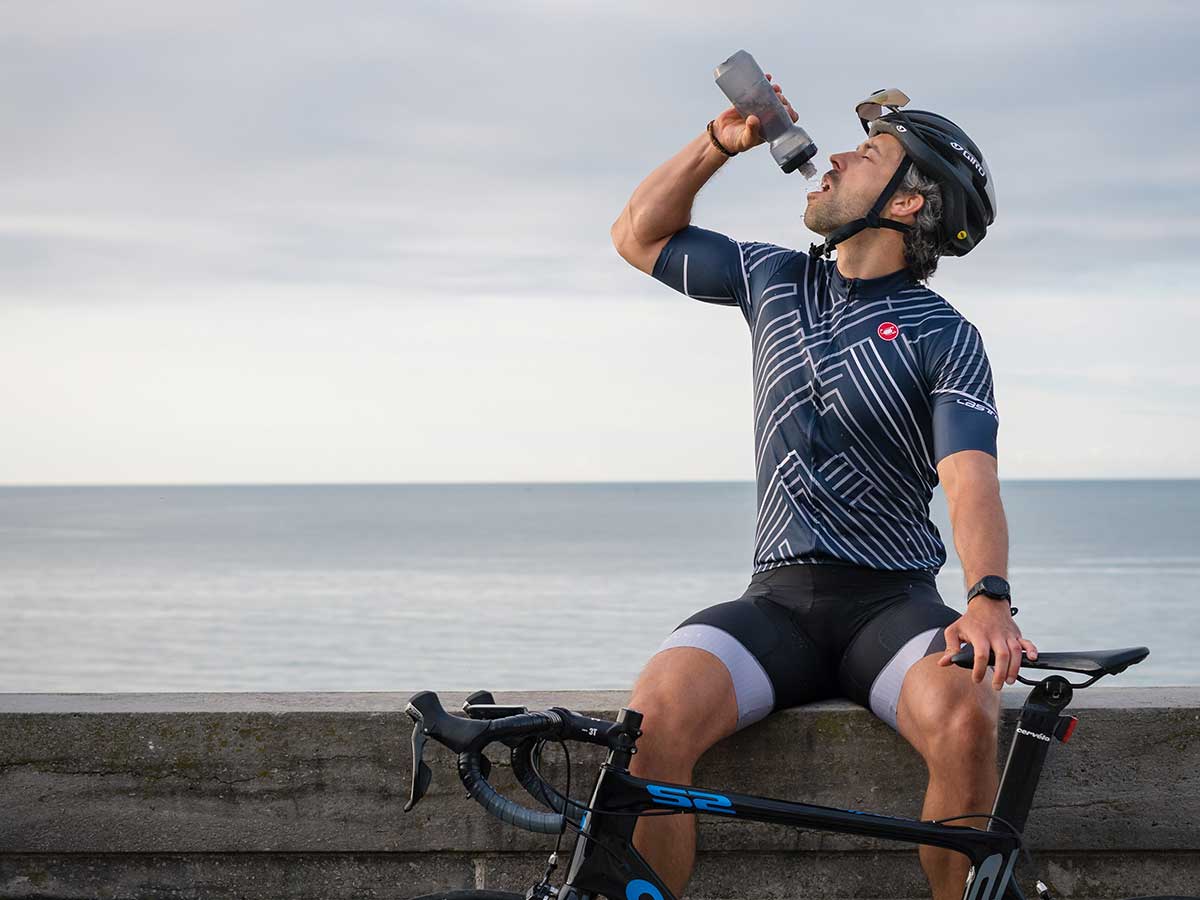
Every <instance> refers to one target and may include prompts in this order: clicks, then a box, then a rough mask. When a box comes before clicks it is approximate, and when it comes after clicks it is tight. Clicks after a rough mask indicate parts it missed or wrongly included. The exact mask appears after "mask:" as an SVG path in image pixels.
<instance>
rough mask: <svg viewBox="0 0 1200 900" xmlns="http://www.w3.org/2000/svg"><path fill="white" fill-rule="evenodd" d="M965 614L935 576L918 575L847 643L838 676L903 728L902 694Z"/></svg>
mask: <svg viewBox="0 0 1200 900" xmlns="http://www.w3.org/2000/svg"><path fill="white" fill-rule="evenodd" d="M958 618H959V614H958V612H957V611H955V610H953V609H951V608H950V607H948V606H946V605H945V604H944V603H943V602H942V598H941V596H940V595H939V594H938V592H937V585H936V583H935V582H934V581H933V578H932V576H929V577H921V578H914V579H913V580H912V582H911V583H909V584H908V585H907V586H906V589H905V592H904V596H903V599H901V600H899V601H897V602H893V603H891V604H890V605H888V606H886V607H885V608H883V609H881V610H880V612H878V613H876V614H874V615H873V616H872V618H871V619H870V620H868V621H867V623H866V624H865V625H863V626H862V628H860V629H859V631H858V633H857V634H856V635H855V636H854V639H853V640H852V641H851V642H850V644H849V646H848V647H847V648H846V651H845V654H844V655H843V657H842V662H841V665H840V667H839V671H838V677H839V680H840V681H841V685H842V690H843V693H844V694H845V695H846V696H847V697H849V698H850V699H851V700H853V701H855V702H856V703H860V704H862V705H863V706H866V707H867V708H868V709H870V710H871V712H873V713H875V715H876V716H878V717H879V718H880V719H882V720H883V721H884V722H887V723H888V724H889V725H891V726H892V727H893V728H895V729H896V730H897V731H901V729H900V726H899V724H898V722H897V719H898V716H899V709H900V702H901V694H902V691H903V689H904V688H905V686H906V685H907V684H908V681H909V678H910V676H911V673H912V672H913V671H914V670H915V669H916V667H917V666H918V665H923V661H925V660H933V661H934V662H935V663H936V661H937V654H940V653H942V652H943V651H944V650H945V648H946V641H945V635H944V633H943V632H944V631H945V629H946V626H948V625H949V624H950V623H952V622H954V621H955V620H956V619H958Z"/></svg>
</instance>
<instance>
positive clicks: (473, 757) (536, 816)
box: [458, 752, 565, 834]
mask: <svg viewBox="0 0 1200 900" xmlns="http://www.w3.org/2000/svg"><path fill="white" fill-rule="evenodd" d="M480 763H481V759H480V755H479V753H478V752H467V753H462V754H459V757H458V777H459V778H461V779H462V783H463V786H464V787H466V789H467V793H468V794H470V795H471V797H472V798H474V799H475V801H476V802H477V803H479V805H480V806H482V807H483V808H484V809H486V810H487V811H488V812H489V813H490V814H491V815H493V816H495V817H496V818H497V819H499V820H500V821H502V822H507V823H508V824H509V825H515V826H516V827H517V828H523V829H525V830H526V831H534V832H537V833H539V834H558V833H560V832H561V831H562V830H563V828H564V825H565V823H564V821H563V817H562V816H561V815H560V814H558V813H550V812H540V811H539V810H535V809H527V808H526V807H524V806H522V805H521V804H520V803H516V802H514V801H512V800H509V799H508V798H507V797H501V796H500V794H498V793H497V792H496V789H495V788H494V787H492V786H491V785H490V784H488V782H487V779H486V778H484V777H483V773H482V772H480V769H479V767H480Z"/></svg>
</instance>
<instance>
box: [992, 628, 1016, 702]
mask: <svg viewBox="0 0 1200 900" xmlns="http://www.w3.org/2000/svg"><path fill="white" fill-rule="evenodd" d="M992 652H993V653H994V654H995V656H996V665H995V668H993V669H992V687H993V688H995V689H996V690H1000V688H1002V687H1004V682H1005V680H1006V679H1007V678H1008V667H1009V663H1010V662H1012V652H1011V651H1010V650H1009V649H1008V644H1007V643H1005V642H1004V641H1003V640H1001V641H997V642H996V644H995V645H994V646H993V648H992Z"/></svg>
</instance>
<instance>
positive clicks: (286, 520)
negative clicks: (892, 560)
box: [0, 481, 1200, 692]
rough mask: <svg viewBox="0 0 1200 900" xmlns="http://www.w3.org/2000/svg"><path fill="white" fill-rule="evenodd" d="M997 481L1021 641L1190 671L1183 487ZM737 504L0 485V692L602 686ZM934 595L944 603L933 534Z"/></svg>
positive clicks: (647, 494)
mask: <svg viewBox="0 0 1200 900" xmlns="http://www.w3.org/2000/svg"><path fill="white" fill-rule="evenodd" d="M1002 494H1003V498H1004V504H1005V509H1006V511H1007V515H1008V521H1009V530H1010V535H1011V565H1010V575H1009V579H1010V581H1011V582H1012V585H1013V590H1014V600H1013V603H1014V604H1015V605H1016V606H1017V607H1019V609H1020V613H1019V614H1018V616H1017V623H1018V624H1019V625H1020V626H1021V628H1022V630H1023V632H1024V634H1025V636H1026V637H1027V638H1029V639H1030V640H1032V641H1033V642H1034V643H1035V644H1037V645H1038V647H1039V648H1040V649H1042V650H1082V649H1098V648H1110V647H1126V646H1135V645H1146V646H1148V647H1149V648H1150V651H1151V652H1150V657H1149V659H1147V660H1146V662H1144V663H1142V664H1141V665H1138V666H1136V667H1134V668H1133V669H1130V670H1129V671H1127V672H1125V673H1124V674H1122V675H1120V676H1119V677H1118V678H1115V679H1111V680H1109V683H1112V684H1122V685H1182V684H1200V481H1006V482H1004V484H1003V485H1002ZM754 507H755V499H754V486H753V484H751V483H748V482H747V483H740V482H738V483H710V482H704V483H635V484H611V483H605V484H472V485H353V486H350V485H337V486H320V485H312V486H292V485H289V486H235V487H211V486H206V487H45V488H41V487H21V488H0V623H2V628H3V637H2V638H0V691H6V692H12V691H19V692H50V691H67V692H110V691H416V690H423V689H432V690H451V689H478V688H487V689H491V690H518V691H519V690H525V689H626V688H628V687H629V686H630V685H631V684H632V682H633V680H634V678H635V677H636V675H637V673H638V671H639V670H640V668H641V667H642V665H643V664H644V663H645V661H646V660H647V658H648V657H649V656H650V655H651V654H652V653H653V652H654V650H655V648H656V647H657V645H658V644H659V642H660V641H661V640H662V639H663V637H664V636H665V635H666V634H668V633H669V632H670V631H671V630H672V629H673V628H674V627H675V626H676V625H677V624H678V623H679V622H680V621H681V620H683V619H685V618H686V617H687V616H689V615H691V614H692V613H693V612H695V611H696V610H698V609H701V608H703V607H705V606H709V605H711V604H714V603H719V602H722V601H725V600H730V599H733V598H735V597H737V596H738V595H739V594H740V593H741V591H742V590H743V588H744V587H745V585H746V582H747V581H748V579H749V576H750V566H751V558H750V556H751V539H752V535H753V531H754ZM933 514H934V519H935V522H937V524H938V527H939V529H940V530H941V532H942V535H943V539H944V540H945V541H946V542H947V544H948V545H949V544H950V529H949V525H948V519H947V514H946V509H945V503H944V500H943V498H942V495H941V493H940V492H938V494H937V495H936V496H935V502H934V507H933ZM938 585H939V588H940V590H941V592H942V595H943V597H944V598H945V599H946V601H947V602H948V603H949V604H950V605H951V606H954V607H957V608H959V609H961V608H962V605H963V604H962V597H963V585H962V571H961V569H960V568H959V566H958V563H957V558H956V557H955V554H954V551H953V549H952V548H951V549H950V553H949V562H948V563H947V565H946V566H945V567H944V568H943V569H942V571H941V572H940V574H939V575H938Z"/></svg>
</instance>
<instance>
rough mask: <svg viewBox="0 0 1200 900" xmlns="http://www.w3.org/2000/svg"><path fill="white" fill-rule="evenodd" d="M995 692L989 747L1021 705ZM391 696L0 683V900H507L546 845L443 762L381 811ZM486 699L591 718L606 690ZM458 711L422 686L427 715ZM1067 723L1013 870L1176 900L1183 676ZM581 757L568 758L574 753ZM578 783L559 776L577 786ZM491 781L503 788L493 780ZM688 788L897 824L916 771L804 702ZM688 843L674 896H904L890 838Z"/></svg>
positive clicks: (899, 751) (1096, 699)
mask: <svg viewBox="0 0 1200 900" xmlns="http://www.w3.org/2000/svg"><path fill="white" fill-rule="evenodd" d="M1006 696H1007V699H1006V714H1005V722H1004V727H1003V730H1002V734H1001V742H1002V746H1003V747H1005V748H1006V747H1007V744H1008V740H1009V739H1010V737H1011V734H1012V727H1013V722H1014V720H1015V715H1016V707H1017V706H1019V702H1020V699H1021V695H1020V694H1019V693H1017V692H1006ZM407 697H408V694H407V693H394V694H393V693H377V694H124V695H102V694H91V695H86V694H85V695H61V694H46V695H22V694H0V897H4V898H8V897H22V898H23V897H43V898H45V897H62V898H67V897H70V898H83V897H88V898H92V897H106V898H151V897H153V898H209V897H256V898H268V897H272V898H273V897H279V898H284V897H286V898H301V897H305V898H307V897H312V898H318V897H320V898H343V897H345V898H351V897H353V898H369V897H379V898H385V897H386V898H407V897H413V896H416V895H418V894H421V893H423V892H426V891H431V890H434V889H435V888H440V887H446V886H451V885H453V886H459V887H464V888H465V887H479V886H486V887H490V888H496V889H501V890H519V891H521V892H523V891H524V889H525V887H527V886H528V884H529V883H530V879H532V878H534V877H535V876H536V875H537V874H538V873H539V872H540V868H541V865H542V864H543V862H544V859H545V856H546V854H547V853H548V850H549V847H550V846H551V845H552V843H553V841H552V840H550V839H547V838H546V837H545V836H538V835H531V834H527V833H525V832H520V831H516V830H514V829H511V828H509V827H507V826H503V825H501V824H500V823H498V822H496V821H494V820H493V819H491V818H489V817H488V816H487V815H486V814H485V813H484V812H483V810H482V809H481V808H479V807H478V806H476V805H475V804H474V803H472V802H470V801H468V800H466V799H465V798H464V792H463V790H462V788H461V785H459V783H458V780H457V778H456V777H455V775H454V771H453V759H452V755H451V754H450V753H449V752H448V751H444V750H442V751H441V752H438V751H439V748H437V747H432V746H431V748H430V749H429V750H428V751H427V754H426V756H427V760H428V761H429V762H430V763H431V764H432V766H433V769H434V783H433V787H432V788H431V790H430V792H429V795H428V796H427V797H426V799H425V800H424V801H423V802H422V803H421V805H420V806H418V807H417V809H416V810H415V811H414V812H413V813H410V814H407V815H406V814H404V813H403V812H402V807H403V804H404V801H405V799H406V797H407V793H408V776H409V767H410V761H409V743H408V741H409V732H410V728H411V726H410V723H409V720H408V718H407V716H405V715H404V713H403V707H404V704H405V702H406V700H407ZM498 699H500V700H501V702H508V701H512V702H521V703H524V704H527V705H529V706H530V707H531V708H544V707H548V706H555V705H560V706H567V707H570V708H573V709H576V710H579V711H581V712H588V713H592V714H597V715H602V716H611V715H613V714H614V712H615V710H616V709H617V707H618V706H619V705H620V703H621V702H622V700H623V699H624V698H623V696H622V695H620V694H616V693H565V692H564V693H557V694H545V693H543V694H537V693H526V694H521V695H516V694H505V695H500V696H499V698H498ZM461 701H462V695H461V694H454V693H447V694H444V695H443V702H444V703H445V705H446V707H447V708H448V709H455V708H457V706H458V704H460V703H461ZM1070 711H1071V712H1074V713H1075V714H1076V715H1078V716H1079V718H1080V724H1079V728H1078V730H1077V731H1076V734H1075V737H1074V739H1073V740H1072V741H1071V743H1070V744H1069V745H1066V746H1062V745H1059V744H1055V745H1054V746H1053V747H1052V748H1051V752H1050V760H1049V764H1048V766H1047V769H1046V773H1045V775H1044V777H1043V782H1042V786H1041V788H1040V790H1039V793H1038V798H1037V804H1036V807H1035V810H1034V812H1033V815H1032V817H1031V819H1030V824H1029V827H1028V829H1027V834H1028V837H1029V838H1030V841H1031V843H1032V847H1033V851H1034V857H1035V863H1036V866H1035V868H1034V869H1033V870H1030V869H1029V868H1028V867H1026V869H1025V872H1024V873H1023V877H1024V880H1025V881H1026V882H1029V883H1031V881H1032V878H1033V877H1035V876H1036V877H1041V878H1043V879H1044V880H1046V881H1047V882H1049V883H1050V885H1051V887H1052V888H1055V889H1057V894H1058V896H1062V897H1077V898H1091V897H1095V898H1110V897H1113V898H1115V897H1125V896H1129V895H1135V894H1166V893H1185V894H1197V895H1200V687H1190V688H1125V689H1122V688H1104V687H1093V688H1089V689H1088V690H1086V691H1083V692H1080V693H1078V694H1077V695H1076V701H1075V703H1074V704H1073V705H1072V707H1071V710H1070ZM595 750H596V748H579V749H578V750H577V751H575V752H574V753H573V756H574V757H575V760H576V762H577V763H580V762H583V763H590V762H595V761H597V760H598V759H599V754H598V752H589V751H595ZM1002 756H1003V753H1002ZM552 771H553V770H552ZM582 772H583V768H582V767H579V766H578V765H577V767H576V773H577V774H576V779H577V781H576V784H577V785H579V784H580V781H579V780H578V779H586V780H587V781H588V782H589V783H590V778H589V777H587V776H585V775H583V774H581V773H582ZM557 774H559V776H560V777H561V773H557ZM493 781H494V782H495V783H496V784H497V785H498V786H501V787H503V786H505V785H507V786H508V787H509V791H510V794H511V795H512V796H523V794H521V793H520V791H519V789H516V790H515V791H514V790H513V788H512V782H511V779H510V777H509V772H508V771H507V769H505V768H501V767H500V766H497V769H496V773H495V775H494V777H493ZM697 782H698V783H700V784H709V785H712V786H720V787H725V788H729V789H736V790H741V791H745V792H748V793H762V794H771V795H774V796H779V797H784V798H793V799H805V800H810V801H812V802H816V803H822V804H826V805H831V806H848V807H852V808H858V809H871V810H878V811H880V812H885V813H891V814H896V815H918V814H919V811H920V798H921V795H922V792H923V788H924V769H923V766H922V763H921V761H920V759H919V758H918V757H917V756H916V755H915V754H914V753H913V752H912V751H911V750H910V749H909V747H908V746H907V745H906V744H905V743H904V742H903V741H902V740H901V739H900V738H899V737H897V736H896V735H895V734H894V733H893V732H892V731H891V730H890V729H888V728H887V727H886V726H884V725H882V724H880V723H879V722H878V721H876V720H875V719H874V718H873V717H871V716H870V715H869V714H868V713H866V712H864V711H863V710H861V709H858V708H856V707H853V706H850V705H848V704H843V703H824V704H818V705H815V706H812V707H807V708H805V709H801V710H793V711H789V712H786V713H782V714H779V715H777V716H773V717H772V718H770V719H769V720H767V721H766V722H763V723H760V724H759V725H757V726H755V727H753V728H751V729H749V730H747V731H746V732H743V733H742V734H740V735H737V736H736V737H734V738H732V739H730V740H729V741H726V742H725V743H723V744H722V745H720V746H719V747H717V748H716V749H714V750H713V751H712V752H711V753H710V754H708V756H706V757H705V759H704V760H703V761H702V763H701V766H700V769H699V771H698V772H697ZM768 785H769V787H768ZM575 793H576V794H577V795H578V794H580V793H583V792H582V790H580V789H579V788H577V789H576V791H575ZM700 848H701V860H700V864H699V868H698V870H697V876H696V878H695V879H694V880H693V885H692V889H691V891H690V892H689V896H693V897H703V898H730V900H732V898H741V897H756V898H790V897H817V896H819V897H829V898H834V897H855V898H859V897H862V898H865V897H877V896H889V897H923V896H928V889H927V887H926V885H925V883H924V880H923V878H922V876H921V873H920V869H919V867H918V865H917V861H916V853H915V851H914V850H912V849H910V848H908V847H905V846H903V845H897V844H886V843H883V842H879V841H870V840H861V839H853V838H849V837H844V836H838V835H823V834H818V833H813V832H804V831H799V830H796V829H785V828H779V827H772V826H763V825H755V824H742V823H737V822H730V821H727V820H721V819H716V818H705V819H703V820H702V827H701V834H700ZM880 885H883V886H884V888H883V889H882V890H881V888H880Z"/></svg>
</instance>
